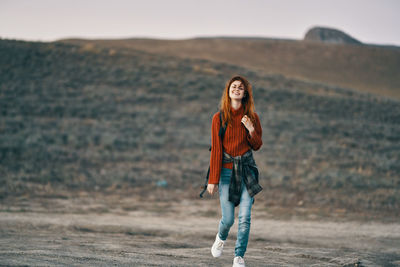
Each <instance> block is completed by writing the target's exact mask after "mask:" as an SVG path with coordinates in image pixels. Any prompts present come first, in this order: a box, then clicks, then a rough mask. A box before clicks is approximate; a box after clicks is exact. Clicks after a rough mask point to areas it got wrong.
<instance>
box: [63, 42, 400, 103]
mask: <svg viewBox="0 0 400 267" xmlns="http://www.w3.org/2000/svg"><path fill="white" fill-rule="evenodd" d="M60 42H63V43H70V44H77V45H80V46H82V47H101V48H107V49H114V50H121V49H123V50H124V51H125V52H126V53H129V51H131V50H132V51H144V52H148V53H152V54H161V55H168V56H177V57H179V58H182V59H204V60H209V61H212V62H216V63H225V64H230V65H236V66H240V67H243V68H246V69H249V70H252V71H258V72H263V73H265V74H269V75H273V74H283V75H284V76H286V77H290V78H295V79H300V80H305V81H311V82H312V81H314V82H319V83H324V84H330V85H332V86H338V87H342V88H353V89H356V90H359V91H361V92H369V93H373V94H377V95H384V96H387V97H395V98H397V99H400V79H398V77H400V48H399V47H386V46H376V45H352V44H332V43H320V42H310V41H304V40H279V39H266V38H196V39H187V40H155V39H126V40H77V39H70V40H60Z"/></svg>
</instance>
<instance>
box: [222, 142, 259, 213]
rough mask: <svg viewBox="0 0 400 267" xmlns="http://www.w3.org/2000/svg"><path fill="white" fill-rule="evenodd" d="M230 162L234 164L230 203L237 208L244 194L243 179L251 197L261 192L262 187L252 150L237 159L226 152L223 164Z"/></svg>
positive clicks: (230, 185)
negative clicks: (259, 182)
mask: <svg viewBox="0 0 400 267" xmlns="http://www.w3.org/2000/svg"><path fill="white" fill-rule="evenodd" d="M228 162H233V168H232V175H231V181H230V184H229V201H231V202H232V203H233V204H235V206H237V205H239V203H240V196H241V194H242V179H243V181H244V184H245V185H246V188H247V192H248V193H249V195H250V196H251V197H253V196H255V195H256V194H257V193H258V192H260V191H261V190H262V187H261V186H260V185H259V184H258V168H257V165H256V162H255V161H254V158H253V153H252V151H251V150H249V151H247V152H246V153H244V154H243V155H241V156H236V157H232V156H231V155H229V154H228V153H226V152H225V151H224V155H223V158H222V163H228Z"/></svg>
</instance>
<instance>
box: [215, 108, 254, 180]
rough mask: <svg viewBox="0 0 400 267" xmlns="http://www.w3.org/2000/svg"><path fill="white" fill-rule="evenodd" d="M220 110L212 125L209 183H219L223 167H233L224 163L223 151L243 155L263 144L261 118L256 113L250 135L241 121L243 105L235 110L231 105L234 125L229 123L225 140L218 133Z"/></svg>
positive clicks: (234, 155) (232, 154) (233, 154)
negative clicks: (252, 130)
mask: <svg viewBox="0 0 400 267" xmlns="http://www.w3.org/2000/svg"><path fill="white" fill-rule="evenodd" d="M219 113H220V112H219V111H218V112H217V113H215V114H214V116H213V119H212V125H211V155H210V176H209V180H208V183H209V184H218V183H219V178H220V175H221V169H222V168H228V169H232V163H224V164H222V156H223V151H225V152H226V153H228V154H229V155H231V156H233V157H236V156H240V155H243V154H244V153H246V152H247V151H248V150H249V149H253V150H259V149H260V147H261V145H262V139H261V137H262V129H261V124H260V118H259V117H258V115H257V113H254V115H255V119H256V122H255V125H254V132H253V135H252V136H250V134H249V133H247V131H246V127H245V126H244V125H243V123H242V122H241V120H242V117H243V115H244V108H243V105H241V106H240V108H239V109H237V110H235V109H234V108H232V107H231V113H232V120H233V121H232V125H228V127H227V128H226V131H225V136H224V140H223V142H222V144H221V138H220V136H219V135H218V133H219V129H220V119H219ZM222 148H223V150H222Z"/></svg>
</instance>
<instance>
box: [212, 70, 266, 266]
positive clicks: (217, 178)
mask: <svg viewBox="0 0 400 267" xmlns="http://www.w3.org/2000/svg"><path fill="white" fill-rule="evenodd" d="M220 112H222V117H221V118H222V125H221V122H220V120H221V119H220ZM225 123H226V124H227V126H226V130H225V135H224V136H223V140H221V137H220V136H219V135H218V134H219V130H220V127H222V126H223V125H225ZM211 129H212V130H211V158H210V176H209V180H208V185H207V191H208V192H209V193H210V194H211V195H213V194H214V193H215V192H216V191H217V189H218V190H219V199H220V204H221V213H222V218H221V220H220V222H219V229H218V233H217V235H216V238H215V242H214V244H213V246H212V248H211V254H212V255H213V256H214V257H219V256H221V254H222V250H223V247H224V244H225V240H226V238H227V237H228V233H229V229H230V228H231V226H232V225H233V222H234V216H235V206H237V205H239V214H238V219H239V225H238V234H237V240H236V245H235V257H234V260H233V266H245V263H244V259H243V257H244V254H245V252H246V248H247V242H248V239H249V232H250V220H251V207H252V204H253V202H254V195H255V194H257V193H258V192H260V191H261V190H262V187H261V186H260V185H259V184H258V170H257V166H256V164H255V162H254V159H253V155H252V150H258V149H260V147H261V145H262V140H261V136H262V129H261V125H260V119H259V117H258V115H257V114H256V113H255V112H254V101H253V93H252V86H251V84H250V83H249V82H248V81H247V79H246V78H244V77H243V76H233V77H232V78H231V79H230V80H229V81H228V82H227V83H226V86H225V89H224V92H223V94H222V98H221V103H220V111H219V112H217V113H215V114H214V116H213V119H212V126H211Z"/></svg>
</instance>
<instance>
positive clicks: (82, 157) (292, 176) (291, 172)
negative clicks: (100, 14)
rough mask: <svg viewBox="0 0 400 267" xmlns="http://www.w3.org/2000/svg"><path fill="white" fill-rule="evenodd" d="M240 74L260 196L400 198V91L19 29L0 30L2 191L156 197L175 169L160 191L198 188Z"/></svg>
mask: <svg viewBox="0 0 400 267" xmlns="http://www.w3.org/2000/svg"><path fill="white" fill-rule="evenodd" d="M235 73H241V74H243V75H245V76H247V77H248V78H249V80H250V81H252V82H253V86H254V94H255V98H256V99H255V101H256V109H257V110H256V111H257V112H258V114H259V115H260V118H261V122H262V126H263V141H264V144H263V147H262V148H261V150H260V151H259V152H256V153H255V157H256V162H257V163H258V165H259V168H260V171H261V179H262V181H261V183H262V185H263V187H264V191H263V193H262V194H261V195H260V197H259V199H258V200H257V203H260V202H261V203H264V205H265V206H267V207H270V206H283V207H293V206H302V207H327V206H328V207H332V209H333V208H335V209H346V210H349V211H366V212H368V211H374V212H377V211H382V212H388V213H391V214H394V213H396V212H397V211H398V210H399V208H400V197H399V196H400V194H399V191H400V179H399V178H400V177H399V176H400V164H399V162H400V153H399V151H400V147H399V143H400V142H399V141H400V136H399V134H398V133H399V132H400V103H399V101H398V100H390V99H388V98H386V97H381V96H376V95H371V94H368V93H362V92H359V91H356V90H350V89H344V88H339V87H335V86H328V85H324V84H322V83H313V82H306V81H301V80H296V79H289V78H287V77H285V76H283V75H279V74H266V73H265V72H264V71H263V70H254V69H248V68H245V67H243V68H241V67H237V66H234V65H230V64H229V63H218V62H215V61H209V60H205V59H195V58H189V57H188V58H182V57H178V56H173V55H168V54H164V55H163V54H156V53H149V52H144V51H140V50H133V49H128V48H120V49H115V48H114V49H113V50H110V48H107V47H104V46H96V45H92V46H89V45H85V46H80V45H76V44H66V43H33V42H21V41H12V40H0V116H1V120H0V129H1V131H0V162H1V164H0V184H1V187H0V188H1V189H0V190H1V192H0V195H1V196H2V197H3V198H6V197H7V196H11V195H20V194H25V193H29V194H37V193H39V192H42V193H43V192H47V191H48V192H49V194H50V193H51V194H56V193H55V192H56V191H57V189H68V190H82V189H83V190H89V191H91V190H98V191H104V192H110V191H111V192H112V190H118V189H121V188H129V187H131V188H138V187H140V188H143V189H144V191H142V192H143V194H145V195H146V196H149V194H151V193H152V188H155V187H157V181H160V180H165V181H166V183H167V184H166V186H165V188H163V189H162V190H163V191H167V192H169V191H173V190H175V189H176V187H178V188H179V190H180V191H177V192H176V194H180V195H182V196H186V197H188V196H191V197H197V194H196V193H197V191H196V190H197V188H200V186H201V185H202V183H203V177H204V175H205V171H206V169H207V166H208V163H209V151H208V147H209V143H210V126H211V117H212V115H213V113H214V112H216V111H217V109H216V107H217V105H218V101H219V98H220V95H221V90H222V89H223V86H224V83H225V81H226V79H227V78H228V77H229V76H231V75H232V74H235ZM185 189H188V190H185ZM46 190H47V191H46ZM171 195H172V194H171ZM168 196H169V195H168V194H166V196H159V195H157V196H152V197H153V198H157V197H168ZM171 197H175V196H171Z"/></svg>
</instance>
